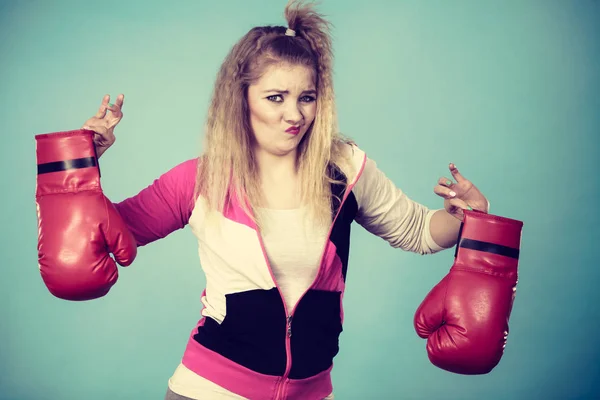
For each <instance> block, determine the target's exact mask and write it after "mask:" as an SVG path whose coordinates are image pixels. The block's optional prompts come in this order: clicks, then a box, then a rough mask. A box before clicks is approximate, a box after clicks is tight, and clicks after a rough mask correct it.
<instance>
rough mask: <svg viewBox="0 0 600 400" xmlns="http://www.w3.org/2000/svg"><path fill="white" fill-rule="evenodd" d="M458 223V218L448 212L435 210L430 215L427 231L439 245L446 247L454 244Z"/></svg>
mask: <svg viewBox="0 0 600 400" xmlns="http://www.w3.org/2000/svg"><path fill="white" fill-rule="evenodd" d="M460 224H461V222H460V220H458V219H456V218H455V217H453V216H452V215H450V214H448V212H447V211H446V210H444V209H442V210H437V211H436V212H435V213H434V214H433V216H432V217H431V222H430V224H429V231H430V232H431V237H432V238H433V240H434V241H435V242H436V243H437V244H438V245H439V246H440V247H443V248H446V249H447V248H450V247H454V245H456V242H457V239H458V231H459V229H460Z"/></svg>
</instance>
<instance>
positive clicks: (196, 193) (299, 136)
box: [84, 1, 488, 399]
mask: <svg viewBox="0 0 600 400" xmlns="http://www.w3.org/2000/svg"><path fill="white" fill-rule="evenodd" d="M285 17H286V19H287V24H288V27H287V28H286V27H257V28H254V29H252V30H250V31H249V32H248V33H247V34H246V35H245V36H244V37H243V38H242V39H241V40H240V41H239V42H238V43H237V44H236V45H235V46H234V47H233V48H232V50H231V52H230V53H229V55H228V56H227V58H226V59H225V61H224V63H223V65H222V67H221V69H220V72H219V74H218V77H217V81H216V84H215V90H214V95H213V98H212V103H211V105H210V109H209V112H208V122H207V126H206V142H205V150H204V152H203V154H202V155H200V156H199V157H198V158H196V159H192V160H188V161H185V162H183V163H181V164H179V165H177V166H175V167H174V168H173V169H171V170H170V171H168V172H166V173H165V174H163V175H162V176H161V177H159V178H158V179H157V180H156V181H155V182H154V183H153V184H152V185H150V186H148V187H147V188H146V189H144V190H143V191H141V192H140V193H139V194H137V195H136V196H133V197H131V198H128V199H126V200H124V201H122V202H120V203H117V204H116V207H117V209H118V210H119V212H120V214H121V215H122V216H123V218H124V220H125V221H126V223H127V225H128V227H129V229H130V230H131V232H132V233H133V234H134V236H135V238H136V241H137V244H138V246H143V245H146V244H148V243H150V242H153V241H155V240H158V239H160V238H162V237H165V236H166V235H168V234H169V233H171V232H173V231H175V230H176V229H181V228H183V227H184V226H186V225H188V224H189V225H190V226H191V228H192V231H193V233H194V235H195V236H196V237H197V239H198V246H199V255H200V260H201V262H202V268H203V270H204V272H205V274H206V281H207V286H206V290H205V291H204V293H203V295H202V303H203V308H202V312H201V313H202V318H201V319H200V321H198V323H197V324H196V326H195V327H194V329H193V330H192V332H191V334H190V338H189V342H188V344H187V347H186V350H185V352H184V355H183V358H182V361H181V364H180V365H179V366H178V367H177V368H176V370H175V373H174V374H173V376H172V377H171V379H170V380H169V388H168V390H167V395H166V398H167V399H186V398H192V399H220V398H236V399H240V398H249V399H284V398H287V399H324V398H326V399H331V398H333V389H332V384H331V377H330V372H331V368H332V365H333V364H332V360H333V358H334V356H335V355H336V354H337V352H338V338H339V334H340V333H341V331H342V323H343V308H342V302H341V300H342V297H343V293H344V282H345V277H346V269H347V263H348V250H349V236H350V225H351V223H352V221H357V222H358V223H359V224H360V225H361V226H363V227H364V228H365V229H367V230H368V231H369V232H372V233H373V234H375V235H378V236H379V237H382V238H383V239H385V240H386V241H388V242H389V243H390V245H392V246H393V247H395V248H401V249H404V250H406V251H412V252H416V253H420V254H430V253H434V252H437V251H440V250H442V249H446V248H449V247H452V246H454V245H455V244H456V238H457V235H458V230H459V227H460V221H461V219H462V217H463V215H462V210H463V209H467V208H469V209H477V210H479V211H483V212H488V202H487V200H486V198H485V197H484V196H483V195H482V194H481V193H480V192H479V190H478V189H477V188H476V187H475V186H474V185H473V184H472V183H471V182H469V181H468V180H467V179H465V178H463V177H462V176H461V175H460V173H459V172H458V170H457V169H456V167H455V166H454V165H453V164H450V172H451V174H452V176H453V177H454V179H455V180H456V182H453V181H451V180H450V179H448V178H446V177H443V178H441V179H440V180H439V181H438V182H437V185H436V186H435V188H434V192H435V193H436V194H437V195H438V196H440V197H442V198H443V199H444V208H441V209H439V210H429V209H427V208H426V207H425V206H423V205H421V204H418V203H416V202H414V201H412V200H411V199H409V198H408V197H407V196H406V195H405V194H404V193H403V192H402V191H401V190H400V189H398V188H396V187H395V186H394V184H393V183H392V182H391V181H390V180H389V179H387V178H386V176H385V175H384V174H383V173H382V172H381V171H380V170H379V169H378V168H377V166H376V165H375V163H374V162H373V161H372V160H370V159H369V158H367V157H366V156H365V154H364V153H363V152H362V151H361V150H360V149H359V148H358V147H357V146H356V145H355V144H354V143H352V142H350V141H348V140H344V139H343V138H342V137H340V136H339V135H338V133H337V130H336V116H335V105H334V92H333V85H332V71H331V66H332V58H333V56H332V50H331V40H330V37H329V31H328V23H327V22H326V21H325V20H324V19H323V18H322V17H321V16H320V15H319V14H318V13H316V12H315V11H314V9H313V8H312V7H311V6H310V5H302V4H297V3H296V2H295V1H292V2H290V3H289V4H288V5H287V7H286V9H285ZM109 100H110V99H109V97H108V96H105V97H104V99H103V101H102V104H101V106H100V109H99V111H98V113H97V114H96V115H95V116H94V117H92V118H91V119H89V120H88V121H87V122H86V123H85V124H84V128H86V129H90V130H93V131H94V132H96V135H95V143H96V147H97V153H98V156H101V155H102V154H103V153H104V152H105V151H106V150H107V149H108V148H109V147H110V146H111V145H112V144H113V143H114V141H115V136H114V128H115V126H116V125H117V124H118V123H119V121H120V120H121V118H122V116H123V114H122V106H123V100H124V98H123V95H119V96H118V97H117V99H116V101H115V104H109Z"/></svg>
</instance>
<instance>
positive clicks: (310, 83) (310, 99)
mask: <svg viewBox="0 0 600 400" xmlns="http://www.w3.org/2000/svg"><path fill="white" fill-rule="evenodd" d="M316 100H317V92H316V87H315V82H314V72H313V70H312V69H311V68H309V67H306V66H303V65H289V64H276V65H272V66H270V67H269V68H268V69H267V70H266V71H265V73H264V74H263V75H262V77H261V78H260V79H259V80H258V81H257V82H254V83H253V84H252V85H250V86H249V87H248V106H249V109H250V124H251V127H252V130H253V133H254V137H255V139H256V149H255V150H256V151H261V152H267V153H269V154H272V155H276V156H286V155H295V153H296V149H297V147H298V144H299V143H300V141H301V140H302V138H303V137H304V135H305V134H306V131H307V130H308V128H309V127H310V125H311V124H312V122H313V120H314V119H315V114H316V110H317V102H316Z"/></svg>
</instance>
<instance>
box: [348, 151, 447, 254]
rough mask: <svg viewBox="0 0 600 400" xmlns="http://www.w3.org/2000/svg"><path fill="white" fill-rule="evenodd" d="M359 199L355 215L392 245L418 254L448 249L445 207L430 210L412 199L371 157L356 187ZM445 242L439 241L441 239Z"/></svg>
mask: <svg viewBox="0 0 600 400" xmlns="http://www.w3.org/2000/svg"><path fill="white" fill-rule="evenodd" d="M353 193H354V195H355V196H356V200H357V202H358V212H357V216H356V218H355V220H356V222H358V223H359V224H360V225H361V226H363V227H364V228H365V229H366V230H367V231H369V232H371V233H373V234H374V235H377V236H379V237H381V238H383V239H384V240H386V241H387V242H388V243H389V244H390V245H391V246H392V247H394V248H400V249H403V250H406V251H410V252H414V253H418V254H432V253H436V252H438V251H441V250H443V249H444V247H443V246H441V245H440V244H442V245H443V244H446V241H444V240H442V239H444V238H445V234H440V232H446V229H445V228H440V227H443V226H444V225H445V223H446V218H445V216H443V214H440V213H441V212H445V211H444V210H429V209H428V208H427V207H425V206H423V205H422V204H419V203H417V202H415V201H413V200H411V199H410V198H409V197H408V196H406V194H405V193H404V192H403V191H402V190H400V189H399V188H397V187H396V185H394V183H393V182H392V181H391V180H390V179H389V178H387V177H386V176H385V174H384V173H383V172H382V171H380V170H379V169H378V168H377V165H376V164H375V162H374V161H373V160H371V159H369V158H367V161H366V164H365V167H364V170H363V173H362V175H361V177H360V178H359V179H358V181H357V182H356V185H355V186H354V188H353ZM436 239H437V240H439V241H440V242H442V243H438V241H437V240H436Z"/></svg>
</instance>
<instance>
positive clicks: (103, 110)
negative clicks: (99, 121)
mask: <svg viewBox="0 0 600 400" xmlns="http://www.w3.org/2000/svg"><path fill="white" fill-rule="evenodd" d="M109 100H110V95H108V94H107V95H105V96H104V97H103V98H102V103H101V104H100V108H98V112H97V113H96V118H104V117H105V116H106V108H107V107H108V101H109Z"/></svg>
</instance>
